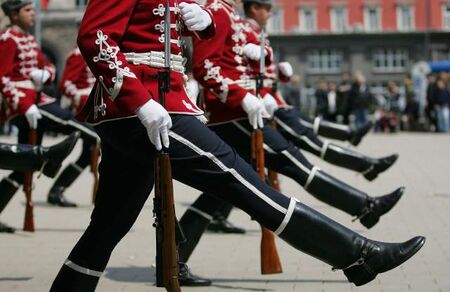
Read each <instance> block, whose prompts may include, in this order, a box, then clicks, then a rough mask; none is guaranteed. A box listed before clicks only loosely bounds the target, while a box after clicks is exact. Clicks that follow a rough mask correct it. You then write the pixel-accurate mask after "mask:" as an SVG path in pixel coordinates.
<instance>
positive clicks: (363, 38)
mask: <svg viewBox="0 0 450 292" xmlns="http://www.w3.org/2000/svg"><path fill="white" fill-rule="evenodd" d="M269 31H270V33H271V36H272V37H271V40H272V44H273V45H274V47H275V48H276V49H277V51H278V54H279V56H280V58H282V59H287V60H288V61H290V62H291V63H292V64H293V65H294V68H295V71H296V73H298V74H300V75H301V76H302V77H303V79H304V82H305V83H306V84H310V85H313V84H314V83H315V82H316V81H317V80H318V79H326V80H336V81H337V80H338V79H339V76H340V74H341V73H343V72H347V71H355V70H361V71H362V72H363V73H364V74H365V75H366V76H367V77H368V80H369V82H370V83H371V84H372V85H381V84H385V83H386V82H387V81H389V80H396V81H401V80H402V79H403V77H404V76H405V74H407V73H409V72H410V70H411V67H412V66H413V65H414V64H415V63H416V62H418V61H420V60H427V61H428V60H443V59H450V49H449V48H450V42H449V40H450V0H320V1H319V0H278V2H277V4H276V6H275V9H274V15H273V18H272V21H271V23H270V25H269Z"/></svg>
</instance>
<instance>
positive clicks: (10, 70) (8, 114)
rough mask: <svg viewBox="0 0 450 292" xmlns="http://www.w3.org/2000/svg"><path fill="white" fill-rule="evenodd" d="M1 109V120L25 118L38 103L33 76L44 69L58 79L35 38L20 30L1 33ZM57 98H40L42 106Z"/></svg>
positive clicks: (15, 28) (14, 27)
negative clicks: (33, 72) (19, 116)
mask: <svg viewBox="0 0 450 292" xmlns="http://www.w3.org/2000/svg"><path fill="white" fill-rule="evenodd" d="M0 56H1V62H0V95H1V97H0V100H1V102H0V108H1V112H2V115H1V116H2V117H3V118H6V119H10V118H12V117H14V116H16V115H23V114H25V112H26V111H27V110H28V108H29V107H30V106H31V105H33V104H35V103H36V88H35V86H34V84H33V82H32V81H31V80H30V73H31V72H32V71H34V70H37V69H44V70H47V71H48V72H49V73H50V76H51V77H50V79H49V81H48V82H51V81H52V80H53V79H54V77H55V69H54V67H53V65H52V64H51V63H50V62H49V61H48V60H47V59H46V58H45V57H44V55H43V54H42V51H41V50H40V49H39V46H38V44H37V43H36V40H35V38H34V36H32V35H31V34H29V33H28V32H24V31H22V30H21V29H20V28H19V27H17V26H13V27H10V28H7V29H6V30H5V31H3V32H2V33H1V34H0ZM53 101H54V99H52V98H50V97H48V96H45V95H41V97H40V100H39V104H46V103H50V102H53Z"/></svg>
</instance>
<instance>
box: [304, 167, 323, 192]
mask: <svg viewBox="0 0 450 292" xmlns="http://www.w3.org/2000/svg"><path fill="white" fill-rule="evenodd" d="M319 170H320V168H318V167H317V166H314V167H313V168H312V171H311V173H310V174H309V176H308V179H307V180H306V184H305V186H304V188H305V190H308V187H309V185H310V184H311V182H312V180H313V179H314V176H316V172H318V171H319Z"/></svg>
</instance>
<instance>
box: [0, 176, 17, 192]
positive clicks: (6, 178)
mask: <svg viewBox="0 0 450 292" xmlns="http://www.w3.org/2000/svg"><path fill="white" fill-rule="evenodd" d="M3 179H4V180H5V181H7V182H9V183H10V184H11V185H12V186H13V187H15V188H16V189H18V188H20V184H19V183H18V182H16V181H15V180H12V179H10V178H9V177H7V176H5V177H4V178H3Z"/></svg>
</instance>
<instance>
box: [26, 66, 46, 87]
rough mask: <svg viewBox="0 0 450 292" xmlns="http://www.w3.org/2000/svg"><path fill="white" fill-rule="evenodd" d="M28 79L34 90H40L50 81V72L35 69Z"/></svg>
mask: <svg viewBox="0 0 450 292" xmlns="http://www.w3.org/2000/svg"><path fill="white" fill-rule="evenodd" d="M30 79H31V81H33V83H34V86H36V89H37V90H40V89H41V88H42V86H44V84H45V83H46V82H47V81H48V79H50V72H48V71H47V70H41V69H36V70H34V71H32V72H31V73H30Z"/></svg>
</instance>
